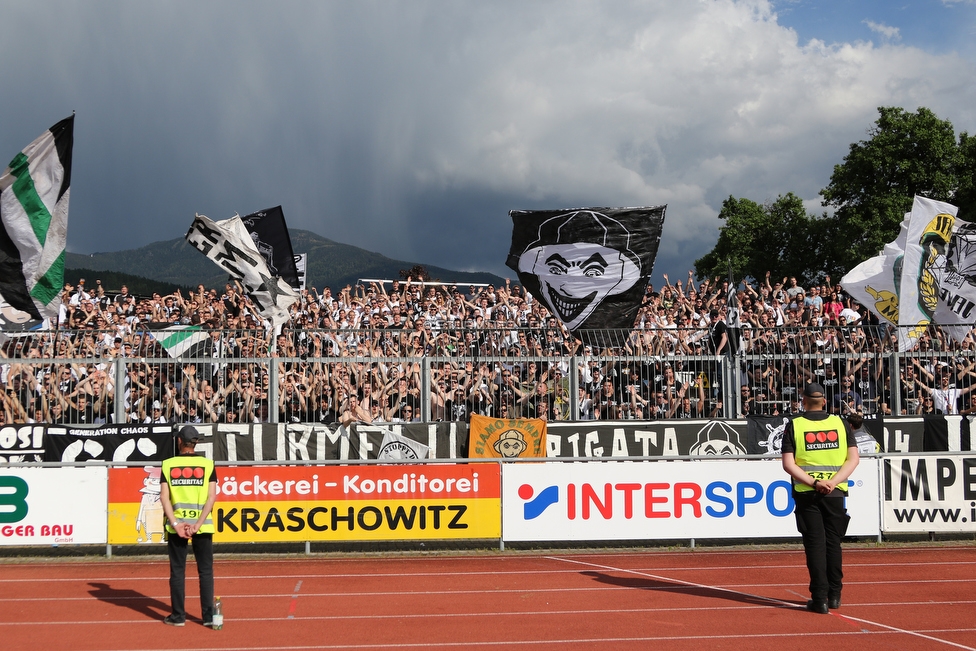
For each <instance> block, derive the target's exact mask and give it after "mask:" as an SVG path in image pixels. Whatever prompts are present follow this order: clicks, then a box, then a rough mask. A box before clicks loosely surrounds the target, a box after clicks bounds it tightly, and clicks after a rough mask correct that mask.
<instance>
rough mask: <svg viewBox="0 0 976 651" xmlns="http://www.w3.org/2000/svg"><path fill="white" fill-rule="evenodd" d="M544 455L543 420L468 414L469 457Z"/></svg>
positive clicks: (544, 436) (528, 456)
mask: <svg viewBox="0 0 976 651" xmlns="http://www.w3.org/2000/svg"><path fill="white" fill-rule="evenodd" d="M545 456H546V421H544V420H541V419H539V418H491V417H489V416H479V415H478V414H472V415H471V423H470V424H469V425H468V457H469V458H472V459H474V458H494V459H497V458H507V459H515V458H519V459H527V458H530V457H545Z"/></svg>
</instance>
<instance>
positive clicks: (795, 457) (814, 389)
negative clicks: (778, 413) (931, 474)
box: [783, 382, 859, 615]
mask: <svg viewBox="0 0 976 651" xmlns="http://www.w3.org/2000/svg"><path fill="white" fill-rule="evenodd" d="M825 405H826V400H825V398H824V389H823V387H822V386H821V385H820V384H818V383H816V382H813V383H810V384H808V385H806V387H804V389H803V409H804V412H805V413H803V414H802V415H800V416H796V417H794V418H793V419H792V420H791V421H790V422H789V423H788V424H787V426H786V429H785V431H784V432H783V469H784V470H785V471H786V472H788V473H789V474H790V477H792V479H793V501H794V502H795V503H796V510H795V512H794V513H795V515H796V528H797V529H798V530H799V532H800V535H801V536H802V537H803V550H804V552H805V553H806V558H807V569H808V570H809V572H810V596H811V599H810V600H809V601H808V602H807V610H810V611H813V612H815V613H821V614H824V615H826V614H827V613H829V612H830V611H829V608H840V593H841V588H842V580H843V578H844V572H843V570H842V569H841V564H842V562H841V561H842V559H841V548H840V543H841V540H842V539H843V537H844V534H845V533H846V532H847V525H848V523H849V522H850V519H851V518H850V516H849V515H847V509H846V507H845V502H844V500H845V498H846V497H847V478H848V477H850V476H851V473H852V472H854V469H855V468H857V464H858V461H859V457H858V454H857V442H856V441H855V439H854V437H853V436H851V432H850V428H849V427H848V425H847V423H846V422H845V421H844V419H842V418H841V417H840V416H836V415H830V414H828V413H827V412H826V411H825Z"/></svg>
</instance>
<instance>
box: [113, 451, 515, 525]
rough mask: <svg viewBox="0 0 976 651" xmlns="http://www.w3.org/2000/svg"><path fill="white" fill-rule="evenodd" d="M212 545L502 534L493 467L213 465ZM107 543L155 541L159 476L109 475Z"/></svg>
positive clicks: (142, 472)
mask: <svg viewBox="0 0 976 651" xmlns="http://www.w3.org/2000/svg"><path fill="white" fill-rule="evenodd" d="M217 478H218V483H217V504H216V506H215V507H214V511H213V520H214V525H215V527H216V533H215V534H214V541H215V542H281V541H305V540H311V541H325V540H343V541H371V540H432V539H448V538H452V539H482V538H498V537H499V536H500V535H501V530H500V525H501V493H500V490H501V488H500V471H499V467H498V464H494V463H481V464H479V463H470V464H457V465H455V464H433V465H389V466H387V465H384V466H318V467H310V466H288V467H281V466H259V467H218V469H217ZM109 486H110V488H109V504H108V506H109V508H108V511H109V519H108V532H109V533H108V539H109V543H110V544H132V543H151V542H159V540H157V537H156V535H155V534H156V532H157V525H156V523H155V520H154V519H153V518H154V517H155V516H154V513H153V510H154V508H155V506H154V498H153V494H154V493H155V492H156V491H157V490H158V477H155V476H153V474H152V473H151V472H150V469H148V468H146V469H142V468H113V469H112V470H111V471H110V473H109Z"/></svg>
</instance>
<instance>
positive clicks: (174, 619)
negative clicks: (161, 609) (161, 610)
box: [163, 615, 186, 626]
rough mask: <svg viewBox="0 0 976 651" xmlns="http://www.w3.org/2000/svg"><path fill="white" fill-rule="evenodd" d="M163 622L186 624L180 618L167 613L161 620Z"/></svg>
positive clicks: (171, 624) (172, 624) (174, 624)
mask: <svg viewBox="0 0 976 651" xmlns="http://www.w3.org/2000/svg"><path fill="white" fill-rule="evenodd" d="M163 623H164V624H166V625H167V626H186V622H184V621H183V620H181V619H176V618H175V617H173V616H172V615H167V616H166V619H164V620H163Z"/></svg>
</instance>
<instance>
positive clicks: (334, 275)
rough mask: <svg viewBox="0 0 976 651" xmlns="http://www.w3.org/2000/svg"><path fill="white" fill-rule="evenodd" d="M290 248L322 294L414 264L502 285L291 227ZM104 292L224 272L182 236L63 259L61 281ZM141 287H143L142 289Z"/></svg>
mask: <svg viewBox="0 0 976 651" xmlns="http://www.w3.org/2000/svg"><path fill="white" fill-rule="evenodd" d="M289 233H290V235H291V242H292V248H293V249H294V251H295V253H296V254H300V253H307V254H308V263H307V269H306V279H307V281H306V282H307V285H308V286H314V287H315V288H316V289H318V290H321V289H322V288H323V287H325V286H328V287H331V288H332V291H333V293H337V292H338V291H339V290H341V289H342V288H343V287H345V286H346V285H353V284H355V283H357V282H358V281H359V280H360V279H362V278H379V279H398V278H401V274H400V272H401V271H404V270H409V269H411V268H413V267H416V266H418V265H419V266H422V267H424V268H425V269H426V270H427V272H428V274H429V275H430V280H441V281H444V282H457V283H459V284H468V283H504V282H505V281H504V279H502V278H499V277H498V276H496V275H494V274H491V273H487V272H465V271H454V270H451V269H444V268H442V267H435V266H432V265H424V264H422V263H417V262H405V261H402V260H393V259H392V258H388V257H386V256H384V255H381V254H379V253H374V252H372V251H367V250H366V249H361V248H359V247H355V246H351V245H349V244H342V243H340V242H335V241H333V240H330V239H327V238H324V237H322V236H321V235H318V234H316V233H313V232H311V231H305V230H293V229H289ZM98 272H111V273H110V274H109V273H106V274H102V275H105V276H106V278H105V279H104V280H103V283H104V284H105V287H106V289H108V290H111V291H114V290H117V289H118V288H119V287H120V286H121V285H122V284H123V283H125V284H128V285H129V288H130V290H131V291H132V292H133V293H134V294H137V295H138V294H146V293H149V292H152V291H159V292H161V293H169V292H171V291H173V290H174V289H176V288H182V289H184V290H186V289H188V288H193V289H195V288H196V286H197V285H199V284H201V283H202V284H203V285H204V287H207V288H210V287H223V285H224V283H226V282H227V274H226V272H224V271H222V270H221V269H220V268H219V267H217V265H215V264H214V263H213V262H211V261H210V260H209V259H207V257H206V256H204V255H203V254H202V253H200V252H199V251H197V250H196V249H194V248H193V247H191V246H190V245H189V244H187V243H186V240H185V239H183V238H177V239H173V240H165V241H162V242H153V243H152V244H147V245H146V246H143V247H139V248H138V249H128V250H125V251H116V252H114V253H91V254H88V255H85V254H79V253H67V254H66V256H65V280H66V281H67V282H72V283H74V282H77V280H78V278H79V277H86V275H87V278H88V279H89V282H88V283H87V285H88V287H93V286H94V284H95V283H94V278H98V279H102V278H101V275H99V273H98ZM140 288H142V289H140Z"/></svg>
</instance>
